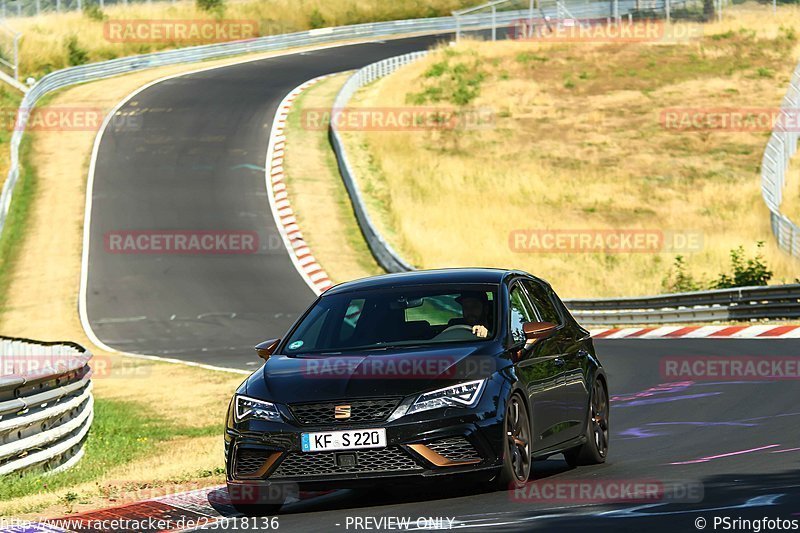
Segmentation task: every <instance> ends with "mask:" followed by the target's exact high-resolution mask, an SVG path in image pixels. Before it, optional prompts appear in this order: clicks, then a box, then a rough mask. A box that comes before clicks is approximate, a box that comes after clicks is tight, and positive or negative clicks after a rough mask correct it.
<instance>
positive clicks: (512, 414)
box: [493, 394, 531, 490]
mask: <svg viewBox="0 0 800 533" xmlns="http://www.w3.org/2000/svg"><path fill="white" fill-rule="evenodd" d="M503 435H504V436H505V437H506V438H505V439H504V441H503V466H502V468H501V469H500V473H499V474H498V475H497V477H495V479H494V481H493V484H494V487H495V489H497V490H513V489H517V488H520V487H523V486H524V485H525V483H527V482H528V477H529V476H530V474H531V444H530V442H531V423H530V418H529V416H528V409H527V408H526V407H525V402H523V401H522V398H521V397H520V396H519V395H518V394H513V395H512V396H511V398H509V399H508V402H507V403H506V413H505V416H504V417H503Z"/></svg>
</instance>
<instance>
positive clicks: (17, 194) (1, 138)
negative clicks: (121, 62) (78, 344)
mask: <svg viewBox="0 0 800 533" xmlns="http://www.w3.org/2000/svg"><path fill="white" fill-rule="evenodd" d="M0 101H2V102H3V105H4V106H5V105H8V106H9V107H10V106H12V105H13V106H14V107H17V106H18V105H19V98H18V97H17V98H15V97H14V96H13V95H11V96H9V94H8V93H6V92H5V91H3V92H0ZM11 133H12V132H9V131H6V130H2V131H0V150H3V151H5V152H7V151H8V150H9V141H10V138H11ZM30 150H31V139H30V136H29V135H25V136H24V137H23V138H22V144H21V145H20V161H21V165H20V175H19V178H18V181H17V184H16V187H15V188H14V195H13V196H12V199H11V207H10V209H9V213H8V217H7V218H6V222H5V227H4V228H3V233H2V235H0V314H1V313H2V311H3V310H4V309H5V305H6V298H7V296H8V286H9V282H10V280H11V274H12V272H13V267H14V263H15V261H16V258H17V254H18V253H19V250H20V248H21V246H22V239H23V236H24V232H25V227H26V225H27V220H28V215H29V214H30V210H31V203H32V201H33V196H34V194H35V192H36V171H35V170H34V169H33V167H32V166H31V164H30V157H29V155H30ZM3 182H5V179H4V180H3Z"/></svg>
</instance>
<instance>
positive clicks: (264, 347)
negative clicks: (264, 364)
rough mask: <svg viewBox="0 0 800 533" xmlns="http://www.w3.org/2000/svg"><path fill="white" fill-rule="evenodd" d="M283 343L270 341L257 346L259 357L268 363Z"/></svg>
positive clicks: (274, 340) (278, 340)
mask: <svg viewBox="0 0 800 533" xmlns="http://www.w3.org/2000/svg"><path fill="white" fill-rule="evenodd" d="M280 343H281V340H280V339H270V340H268V341H264V342H262V343H259V344H256V353H257V354H258V356H259V357H260V358H261V359H263V360H264V361H266V360H267V359H269V356H270V355H272V354H273V353H274V352H275V350H276V349H277V348H278V345H279V344H280Z"/></svg>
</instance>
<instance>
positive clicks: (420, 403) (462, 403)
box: [405, 379, 486, 415]
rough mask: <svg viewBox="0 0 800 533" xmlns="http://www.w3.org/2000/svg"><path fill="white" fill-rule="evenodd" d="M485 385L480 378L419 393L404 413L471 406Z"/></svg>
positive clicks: (476, 400) (479, 396) (483, 380)
mask: <svg viewBox="0 0 800 533" xmlns="http://www.w3.org/2000/svg"><path fill="white" fill-rule="evenodd" d="M485 385H486V380H485V379H480V380H478V381H468V382H467V383H459V384H458V385H453V386H452V387H445V388H444V389H438V390H435V391H431V392H426V393H425V394H420V395H419V397H418V398H417V399H416V400H415V401H414V403H413V404H411V407H409V408H408V411H406V413H405V414H407V415H410V414H411V413H418V412H419V411H427V410H429V409H438V408H439V407H472V406H474V405H476V404H477V403H478V400H480V398H481V392H483V387H484V386H485Z"/></svg>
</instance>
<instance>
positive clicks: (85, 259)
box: [78, 36, 408, 375]
mask: <svg viewBox="0 0 800 533" xmlns="http://www.w3.org/2000/svg"><path fill="white" fill-rule="evenodd" d="M403 38H408V36H402V37H398V39H403ZM373 42H375V41H374V40H366V41H360V42H354V43H332V44H330V45H323V46H319V47H315V48H313V50H325V49H329V48H343V47H346V46H359V45H364V44H370V43H373ZM296 54H298V52H297V51H286V52H282V53H278V54H274V55H270V56H267V57H250V58H245V59H242V60H241V61H234V62H231V63H226V64H224V65H216V66H213V67H202V68H198V69H194V70H189V71H186V72H180V73H177V74H170V75H168V76H164V77H162V78H158V79H156V80H153V81H150V82H148V83H145V84H144V85H142V86H141V87H139V88H137V89H136V90H134V91H133V92H131V93H130V94H128V95H127V96H126V97H125V98H123V99H122V100H120V102H119V103H118V104H117V105H116V106H114V108H113V109H112V110H111V112H109V113H108V115H106V117H105V118H104V119H103V123H102V125H101V126H100V129H99V130H98V132H97V135H96V136H95V138H94V144H93V146H92V155H91V159H90V161H89V173H88V178H87V182H86V203H85V207H84V219H83V250H82V253H81V279H80V288H79V292H78V314H79V317H80V321H81V326H83V331H84V332H85V333H86V336H87V337H89V340H90V341H91V342H92V343H93V344H94V345H95V346H97V347H99V348H100V349H102V350H104V351H107V352H109V353H114V354H119V355H123V356H125V357H132V358H135V359H147V360H151V361H162V362H166V363H176V364H181V365H186V366H193V367H197V368H204V369H206V370H217V371H222V372H231V373H235V374H247V375H249V374H251V373H252V372H250V371H248V370H241V369H238V368H227V367H221V366H215V365H208V364H203V363H196V362H194V361H184V360H182V359H174V358H169V357H160V356H157V355H143V354H136V353H130V352H125V351H122V350H117V349H115V348H112V347H111V346H108V345H107V344H106V343H104V342H103V341H101V340H100V338H99V337H98V336H97V335H96V334H95V332H94V330H93V329H92V325H91V323H90V322H89V315H88V311H87V303H86V302H87V300H86V295H87V290H88V281H89V241H90V229H91V226H92V224H91V222H92V195H93V194H94V176H95V170H96V168H97V155H98V151H99V149H100V143H101V141H102V140H103V135H104V134H105V132H106V128H107V127H108V124H109V122H111V120H112V119H113V117H114V116H115V115H116V114H117V112H118V111H119V110H120V109H121V108H122V107H123V106H124V105H125V104H127V103H128V102H129V101H130V100H132V99H133V98H135V97H136V96H137V95H138V94H139V93H141V92H143V91H145V90H147V89H149V88H150V87H153V86H154V85H157V84H159V83H162V82H165V81H169V80H172V79H175V78H180V77H183V76H191V75H193V74H198V73H200V72H207V71H211V70H216V69H222V68H228V67H235V66H238V65H243V64H246V63H253V62H256V61H265V60H268V59H273V58H276V57H284V56H290V55H296ZM293 98H294V96H293ZM278 109H280V108H278ZM276 113H277V110H276ZM275 129H276V126H275V124H274V122H273V131H274V130H275ZM285 140H286V137H285V136H283V135H279V136H277V137H274V136H273V135H270V146H274V145H273V141H275V142H280V143H282V142H283V141H285ZM269 155H270V154H267V162H269ZM267 168H269V167H267ZM270 202H271V201H270ZM279 231H283V230H282V226H280V225H279ZM282 235H283V234H282ZM290 257H291V255H290ZM312 290H313V288H312Z"/></svg>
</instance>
